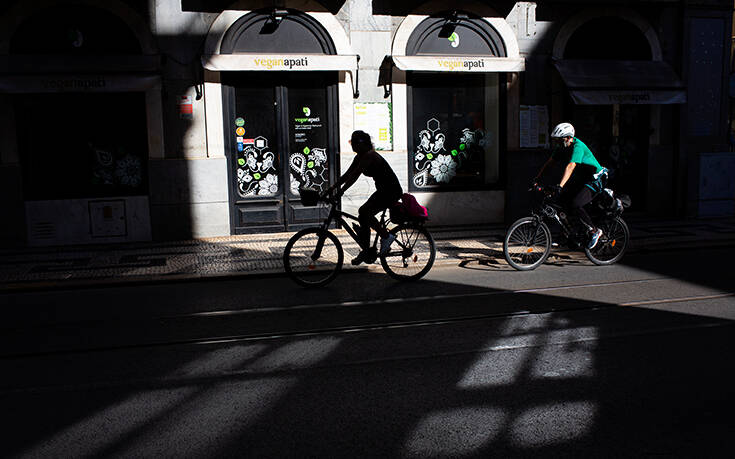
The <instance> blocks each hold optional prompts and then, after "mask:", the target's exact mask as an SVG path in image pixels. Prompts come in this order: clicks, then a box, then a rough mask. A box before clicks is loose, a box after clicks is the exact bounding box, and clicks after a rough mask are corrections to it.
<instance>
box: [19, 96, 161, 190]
mask: <svg viewBox="0 0 735 459" xmlns="http://www.w3.org/2000/svg"><path fill="white" fill-rule="evenodd" d="M144 97H145V96H144V94H143V93H107V94H79V93H76V94H35V95H19V96H15V100H14V106H15V115H16V124H17V132H18V148H19V151H20V155H21V162H22V164H23V188H24V194H25V197H26V199H27V200H52V199H77V198H93V197H115V196H134V195H145V194H147V192H148V179H147V161H148V159H147V158H148V144H147V130H146V116H145V99H144Z"/></svg>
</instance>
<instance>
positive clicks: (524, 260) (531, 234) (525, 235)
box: [503, 217, 551, 271]
mask: <svg viewBox="0 0 735 459" xmlns="http://www.w3.org/2000/svg"><path fill="white" fill-rule="evenodd" d="M550 252H551V231H550V230H549V227H548V226H547V225H546V223H544V222H539V221H538V220H537V219H536V218H535V217H524V218H521V219H519V220H516V222H515V223H513V224H512V225H511V226H510V229H509V230H508V233H507V234H506V235H505V240H504V241H503V255H505V260H506V261H507V262H508V264H509V265H511V266H512V267H514V268H515V269H517V270H519V271H530V270H532V269H536V268H538V267H539V266H541V264H542V263H543V262H544V261H546V258H547V257H548V256H549V253H550Z"/></svg>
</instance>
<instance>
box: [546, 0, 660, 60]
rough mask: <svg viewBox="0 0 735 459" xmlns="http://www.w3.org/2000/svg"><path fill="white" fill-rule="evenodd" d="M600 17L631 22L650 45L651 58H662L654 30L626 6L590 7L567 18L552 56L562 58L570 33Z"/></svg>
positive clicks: (555, 41) (556, 40)
mask: <svg viewBox="0 0 735 459" xmlns="http://www.w3.org/2000/svg"><path fill="white" fill-rule="evenodd" d="M601 17H617V18H620V19H622V20H625V21H627V22H630V23H631V24H633V25H634V26H635V27H636V28H637V29H638V30H640V31H641V34H642V35H643V36H644V37H645V39H646V40H647V41H648V44H649V46H650V47H651V60H653V61H661V60H663V52H662V50H661V43H660V42H659V40H658V36H657V35H656V31H655V30H653V27H651V24H650V23H649V22H648V20H646V19H645V18H644V17H643V16H641V15H640V14H639V13H637V12H635V11H633V10H630V9H627V8H614V9H613V8H590V9H587V10H584V11H582V12H580V13H578V14H576V15H574V16H572V17H571V18H569V20H567V21H566V22H565V23H564V25H563V26H562V27H561V29H560V30H559V33H558V34H557V35H556V39H555V40H554V48H553V52H552V56H553V58H554V59H562V58H563V57H564V50H565V49H566V47H567V44H568V43H569V40H570V39H571V37H572V35H574V32H576V31H577V29H579V28H580V27H581V26H582V25H584V24H585V23H587V22H588V21H590V20H592V19H597V18H601Z"/></svg>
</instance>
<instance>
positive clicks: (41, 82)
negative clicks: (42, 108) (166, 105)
mask: <svg viewBox="0 0 735 459" xmlns="http://www.w3.org/2000/svg"><path fill="white" fill-rule="evenodd" d="M160 83H161V77H160V76H153V75H125V76H121V75H7V76H0V93H9V94H28V93H34V94H37V93H41V94H49V93H67V92H69V93H74V92H95V93H100V92H131V91H146V90H148V89H151V88H153V87H155V86H157V85H159V84H160Z"/></svg>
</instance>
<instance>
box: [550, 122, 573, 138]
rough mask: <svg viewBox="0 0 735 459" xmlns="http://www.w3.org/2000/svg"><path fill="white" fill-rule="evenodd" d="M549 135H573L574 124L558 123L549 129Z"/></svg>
mask: <svg viewBox="0 0 735 459" xmlns="http://www.w3.org/2000/svg"><path fill="white" fill-rule="evenodd" d="M551 137H557V138H563V137H574V126H572V125H571V124H569V123H559V124H557V125H556V127H555V128H554V130H553V131H551Z"/></svg>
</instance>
